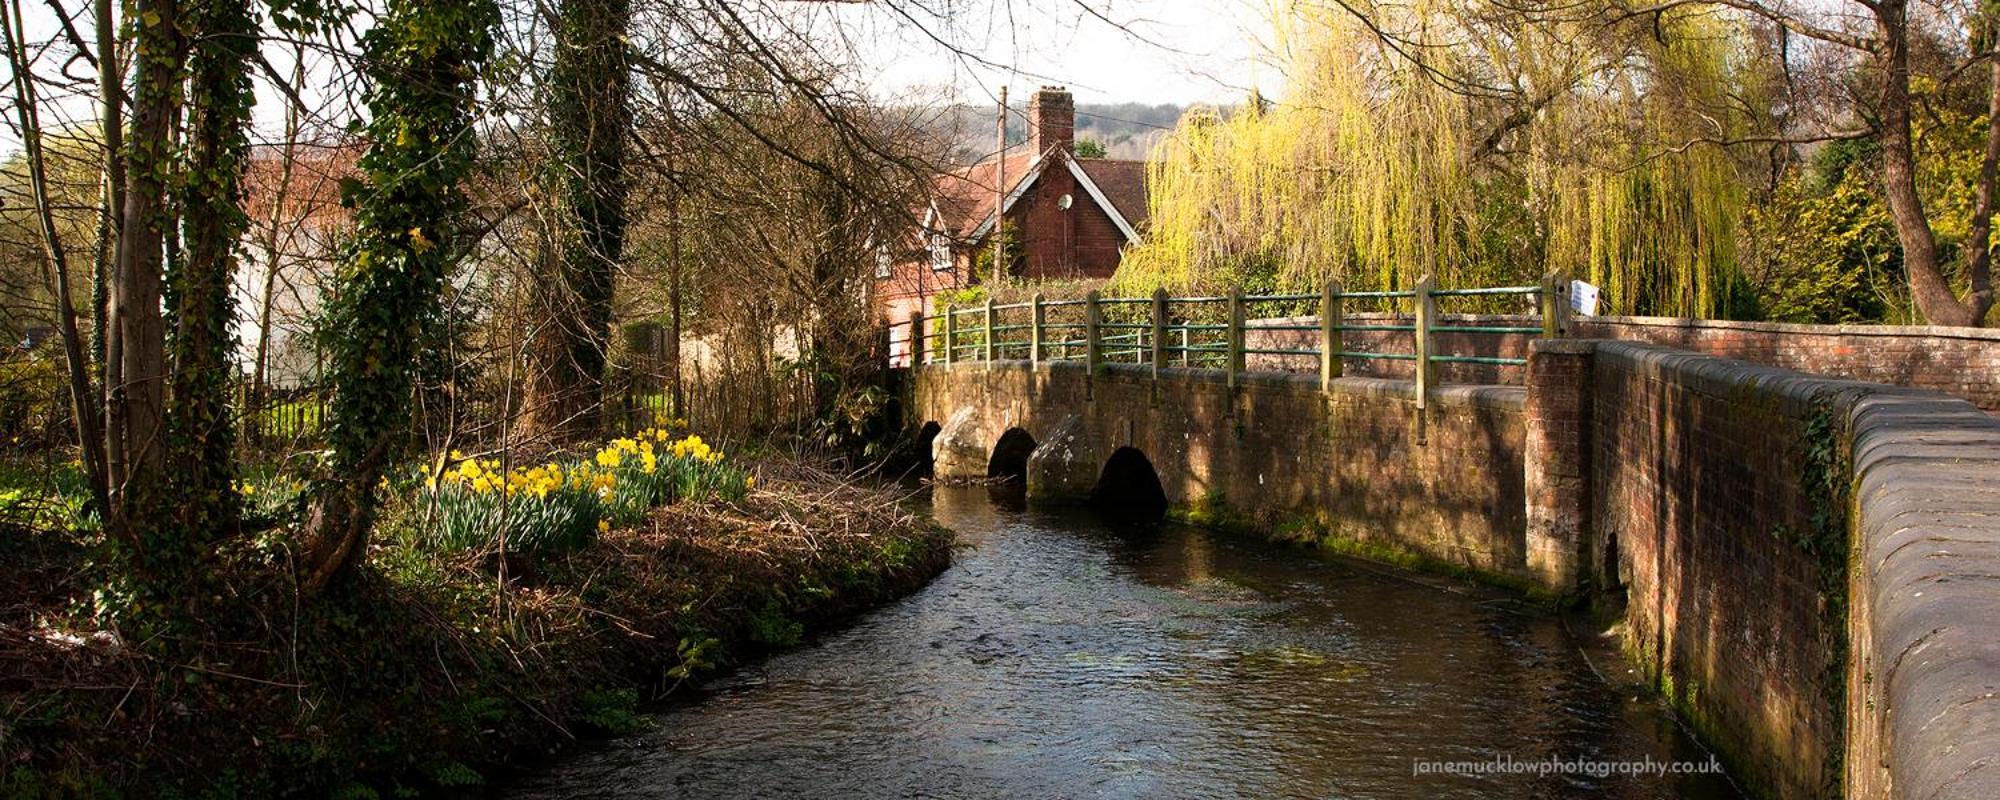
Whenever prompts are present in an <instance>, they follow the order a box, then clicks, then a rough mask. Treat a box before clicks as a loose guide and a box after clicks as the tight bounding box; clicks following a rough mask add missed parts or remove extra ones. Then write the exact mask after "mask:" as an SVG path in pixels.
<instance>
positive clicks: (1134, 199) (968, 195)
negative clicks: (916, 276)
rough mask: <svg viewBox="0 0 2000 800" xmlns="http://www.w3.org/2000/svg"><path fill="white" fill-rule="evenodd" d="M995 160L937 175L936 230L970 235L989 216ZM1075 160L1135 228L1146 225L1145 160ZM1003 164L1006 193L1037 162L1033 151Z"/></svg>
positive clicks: (965, 235) (1017, 155) (958, 234)
mask: <svg viewBox="0 0 2000 800" xmlns="http://www.w3.org/2000/svg"><path fill="white" fill-rule="evenodd" d="M995 163H996V162H995V160H994V159H990V158H989V159H987V160H985V161H981V162H979V163H977V164H974V165H972V166H970V167H967V168H965V169H962V170H959V171H957V172H953V173H950V174H946V175H939V176H938V177H937V179H936V180H935V182H934V183H933V186H934V187H935V189H936V193H935V195H934V197H933V200H934V201H935V202H936V203H937V208H938V211H939V213H940V215H941V217H942V221H941V223H940V224H938V228H939V229H940V230H942V231H943V232H945V233H946V234H948V235H951V236H954V237H957V238H961V239H964V238H971V236H972V234H973V232H974V231H977V230H978V229H979V226H980V224H981V223H983V222H985V221H986V219H987V218H988V217H991V216H992V215H993V203H994V200H995V197H994V195H995V185H994V184H995V180H994V177H995V176H994V174H993V173H994V166H995ZM1076 163H1077V166H1079V167H1082V168H1083V171H1084V174H1086V175H1089V176H1090V180H1091V182H1092V183H1095V184H1097V188H1098V189H1099V190H1100V191H1102V192H1104V199H1106V200H1109V201H1111V204H1112V205H1113V206H1116V207H1117V209H1118V213H1119V214H1120V215H1122V216H1124V217H1125V221H1126V222H1129V223H1131V224H1132V227H1133V228H1134V229H1137V228H1139V227H1141V226H1142V225H1143V224H1144V223H1145V221H1146V162H1144V161H1125V160H1121V159H1111V158H1079V159H1076ZM1006 166H1007V169H1006V175H1005V178H1006V181H1007V191H1009V192H1012V191H1013V190H1014V189H1015V187H1017V186H1020V185H1021V181H1022V179H1024V178H1026V177H1028V175H1029V174H1030V173H1032V172H1033V171H1034V170H1035V169H1036V168H1037V167H1038V166H1040V165H1039V163H1038V162H1037V161H1036V159H1035V158H1034V156H1033V154H1030V153H1027V152H1021V153H1015V154H1012V155H1009V156H1007V160H1006Z"/></svg>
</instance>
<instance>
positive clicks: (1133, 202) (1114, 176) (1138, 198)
mask: <svg viewBox="0 0 2000 800" xmlns="http://www.w3.org/2000/svg"><path fill="white" fill-rule="evenodd" d="M1076 165H1077V166H1079V167H1082V168H1083V172H1084V174H1086V175H1089V176H1090V180H1091V182H1093V183H1096V184H1097V188H1098V190H1099V191H1102V192H1104V199H1106V200H1110V201H1111V204H1112V205H1114V206H1117V207H1118V213H1119V214H1122V215H1124V217H1125V221H1126V222H1129V223H1132V228H1133V229H1134V230H1144V229H1145V227H1146V162H1144V161H1124V160H1120V159H1112V158H1079V159H1077V160H1076Z"/></svg>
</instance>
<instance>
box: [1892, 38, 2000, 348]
mask: <svg viewBox="0 0 2000 800" xmlns="http://www.w3.org/2000/svg"><path fill="white" fill-rule="evenodd" d="M1875 22H1876V25H1875V27H1876V34H1877V41H1876V48H1877V49H1876V53H1875V57H1876V60H1877V66H1878V67H1879V68H1880V71H1881V80H1882V85H1881V109H1880V113H1881V134H1880V144H1881V146H1882V193H1883V196H1884V198H1885V199H1886V200H1887V201H1888V205H1889V216H1890V218H1891V219H1892V220H1893V221H1894V222H1895V224H1896V238H1897V240H1898V241H1899V242H1901V244H1902V246H1903V269H1904V271H1905V272H1907V273H1908V274H1909V281H1910V294H1911V296H1912V298H1913V299H1915V300H1916V303H1917V310H1918V311H1920V312H1922V314H1923V315H1924V319H1925V320H1927V321H1928V322H1930V323H1931V324H1933V325H1960V326H1977V325H1981V324H1984V322H1985V318H1986V312H1987V310H1988V309H1989V308H1990V307H1991V305H1992V286H1991V280H1990V278H1989V277H1988V276H1986V275H1985V274H1984V273H1985V270H1984V269H1983V268H1982V269H1980V270H1979V271H1978V273H1977V274H1972V275H1970V277H1972V278H1974V281H1975V282H1974V283H1973V287H1972V288H1973V293H1972V295H1971V296H1970V297H1968V298H1967V299H1966V300H1964V301H1961V300H1960V299H1959V298H1958V295H1957V293H1956V292H1955V291H1954V290H1953V289H1952V286H1951V280H1950V279H1949V278H1948V277H1946V276H1945V273H1944V269H1943V265H1942V264H1940V263H1939V262H1938V251H1937V237H1936V236H1935V235H1934V234H1933V233H1932V231H1931V224H1930V217H1929V216H1928V215H1927V214H1926V213H1925V212H1924V203H1923V198H1922V197H1921V196H1920V195H1918V194H1917V183H1916V148H1915V146H1914V145H1913V143H1912V142H1911V131H1910V114H1911V101H1910V42H1909V28H1908V7H1907V2H1906V0H1882V2H1880V3H1878V4H1877V5H1876V6H1875ZM1992 147H1993V143H1992V142H1991V141H1990V134H1989V150H1991V148H1992ZM1984 183H1985V185H1986V186H1990V184H1991V180H1990V179H1987V180H1985V181H1984ZM1986 192H1987V194H1989V195H1990V189H1987V190H1986ZM1989 200H1990V198H1989ZM1989 208H1990V206H1989ZM1990 216H1991V215H1990V213H1989V214H1988V217H1989V218H1990ZM1975 244H1977V243H1975ZM1980 249H1981V250H1982V251H1983V250H1984V249H1985V248H1984V247H1981V248H1980ZM1979 260H1980V261H1981V262H1983V261H1984V258H1983V257H1982V258H1981V259H1979Z"/></svg>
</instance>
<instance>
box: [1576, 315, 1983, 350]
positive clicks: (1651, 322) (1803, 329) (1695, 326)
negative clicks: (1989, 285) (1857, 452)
mask: <svg viewBox="0 0 2000 800" xmlns="http://www.w3.org/2000/svg"><path fill="white" fill-rule="evenodd" d="M1572 323H1573V327H1590V326H1599V325H1602V326H1612V327H1621V326H1629V327H1644V328H1685V329H1688V330H1727V331H1756V332H1759V333H1789V334H1798V335H1809V336H1883V337H1917V338H1935V339H1970V340H1974V341H1985V342H1992V343H1993V345H1994V346H1995V347H2000V330H1996V329H1993V328H1963V327H1952V326H1948V325H1818V324H1810V323H1797V322H1738V321H1735V320H1724V319H1688V318H1685V317H1620V316H1606V317H1578V318H1576V319H1574V320H1572Z"/></svg>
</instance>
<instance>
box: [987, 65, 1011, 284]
mask: <svg viewBox="0 0 2000 800" xmlns="http://www.w3.org/2000/svg"><path fill="white" fill-rule="evenodd" d="M1006 210H1007V86H1006V84H1001V85H1000V113H999V114H997V115H995V116H994V120H993V230H992V231H990V232H988V233H987V234H986V235H987V236H988V237H991V238H992V239H993V274H992V275H989V276H987V277H988V278H989V279H990V278H994V277H998V276H999V275H1000V270H1002V269H1004V268H1005V266H1004V264H1003V263H1002V262H1001V257H1002V254H1001V250H1002V249H1003V248H1002V246H1001V245H1002V242H1001V239H1000V229H1001V223H1003V222H1004V221H1005V220H1004V218H1003V216H1002V215H1003V213H1004V212H1005V211H1006Z"/></svg>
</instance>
